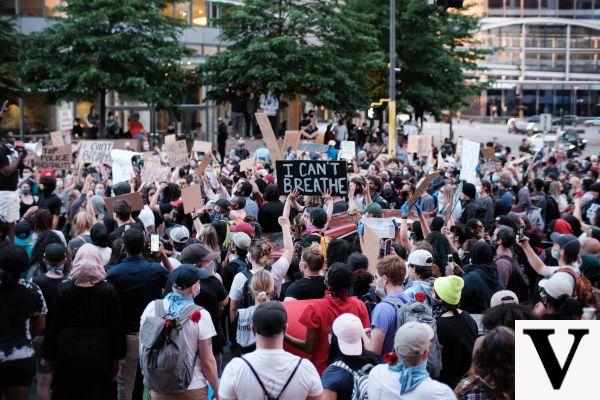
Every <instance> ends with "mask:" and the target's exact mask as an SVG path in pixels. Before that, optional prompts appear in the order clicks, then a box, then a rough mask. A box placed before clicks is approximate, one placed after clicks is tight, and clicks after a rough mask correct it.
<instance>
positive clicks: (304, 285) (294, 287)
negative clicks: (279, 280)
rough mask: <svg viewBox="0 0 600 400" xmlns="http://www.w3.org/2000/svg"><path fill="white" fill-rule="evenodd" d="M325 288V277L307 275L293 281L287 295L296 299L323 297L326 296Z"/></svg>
mask: <svg viewBox="0 0 600 400" xmlns="http://www.w3.org/2000/svg"><path fill="white" fill-rule="evenodd" d="M325 289H326V288H325V277H323V276H315V277H310V278H307V277H305V278H301V279H298V280H297V281H296V282H294V283H292V284H291V285H290V287H289V288H288V289H287V290H286V292H285V295H286V297H293V298H294V299H296V300H308V299H322V298H323V297H325Z"/></svg>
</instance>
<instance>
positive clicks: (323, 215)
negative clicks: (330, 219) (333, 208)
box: [310, 208, 327, 228]
mask: <svg viewBox="0 0 600 400" xmlns="http://www.w3.org/2000/svg"><path fill="white" fill-rule="evenodd" d="M310 221H311V222H312V224H313V225H314V226H316V227H317V228H323V227H325V224H326V223H327V212H326V211H325V210H323V209H322V208H315V209H314V210H312V211H311V212H310Z"/></svg>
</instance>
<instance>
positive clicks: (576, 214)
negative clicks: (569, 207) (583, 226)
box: [573, 197, 583, 223]
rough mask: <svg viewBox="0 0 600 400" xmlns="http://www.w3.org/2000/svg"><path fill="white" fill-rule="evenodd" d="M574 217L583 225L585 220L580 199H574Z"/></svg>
mask: <svg viewBox="0 0 600 400" xmlns="http://www.w3.org/2000/svg"><path fill="white" fill-rule="evenodd" d="M573 204H574V208H573V216H574V217H575V218H577V219H578V220H579V222H581V223H583V218H582V216H583V215H582V214H581V200H580V199H579V198H578V197H575V198H574V199H573Z"/></svg>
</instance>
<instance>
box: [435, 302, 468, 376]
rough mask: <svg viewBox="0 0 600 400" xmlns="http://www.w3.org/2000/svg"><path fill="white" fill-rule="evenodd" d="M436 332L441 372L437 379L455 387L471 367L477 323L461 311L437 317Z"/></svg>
mask: <svg viewBox="0 0 600 400" xmlns="http://www.w3.org/2000/svg"><path fill="white" fill-rule="evenodd" d="M437 334H438V339H439V341H440V344H441V345H442V365H443V368H442V372H441V373H440V377H439V379H438V380H439V381H440V382H443V383H445V384H447V385H448V386H450V387H456V385H457V384H458V382H459V381H460V380H461V378H462V377H463V376H464V375H465V373H466V372H467V371H468V370H469V368H470V367H471V355H472V354H473V345H474V344H475V339H477V334H478V331H477V323H476V322H475V320H474V319H473V317H471V315H469V313H467V312H466V311H463V312H462V313H460V314H458V315H454V316H451V317H440V318H438V319H437Z"/></svg>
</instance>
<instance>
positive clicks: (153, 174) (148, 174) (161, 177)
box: [140, 161, 171, 183]
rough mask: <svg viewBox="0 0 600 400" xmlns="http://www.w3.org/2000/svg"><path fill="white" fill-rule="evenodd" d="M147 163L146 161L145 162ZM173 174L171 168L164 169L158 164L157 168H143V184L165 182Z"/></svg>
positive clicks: (141, 175)
mask: <svg viewBox="0 0 600 400" xmlns="http://www.w3.org/2000/svg"><path fill="white" fill-rule="evenodd" d="M144 163H145V161H144ZM170 174H171V168H169V167H163V166H162V165H160V163H159V164H158V166H156V167H146V166H144V167H143V168H142V172H141V174H140V177H141V178H142V182H146V183H152V182H156V181H158V182H165V181H167V180H168V179H169V175H170Z"/></svg>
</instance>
